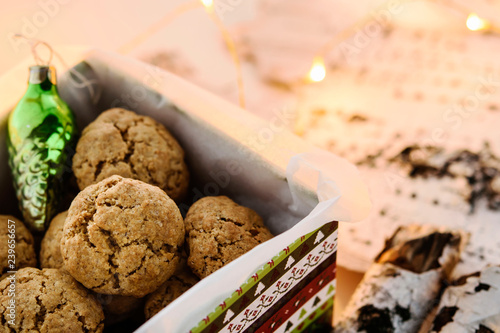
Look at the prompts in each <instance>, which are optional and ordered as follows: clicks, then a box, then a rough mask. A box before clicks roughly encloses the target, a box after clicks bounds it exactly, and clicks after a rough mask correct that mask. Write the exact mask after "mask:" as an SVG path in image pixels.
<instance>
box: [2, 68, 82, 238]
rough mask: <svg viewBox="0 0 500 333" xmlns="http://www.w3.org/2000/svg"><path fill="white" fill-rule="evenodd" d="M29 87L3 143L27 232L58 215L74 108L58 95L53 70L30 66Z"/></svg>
mask: <svg viewBox="0 0 500 333" xmlns="http://www.w3.org/2000/svg"><path fill="white" fill-rule="evenodd" d="M29 75H30V76H29V81H28V89H27V90H26V93H25V94H24V96H23V97H22V98H21V100H20V101H19V102H18V104H17V105H16V107H15V108H14V110H13V111H12V112H11V114H10V115H9V121H8V134H7V145H8V151H9V165H10V169H11V172H12V176H13V181H14V188H15V190H16V194H17V199H18V201H19V207H20V209H21V212H22V214H23V217H24V221H25V223H26V225H27V226H28V227H29V228H30V229H31V230H32V231H44V230H45V228H46V227H47V225H48V223H49V222H50V220H51V218H52V217H53V216H54V215H55V213H57V206H58V203H59V198H60V197H61V192H62V191H61V190H62V185H63V182H64V180H63V178H64V175H65V174H66V171H68V170H71V167H70V158H71V155H72V152H74V144H75V141H76V124H75V117H74V115H73V112H71V110H70V108H69V107H68V105H67V104H66V103H65V102H64V101H63V100H62V99H61V97H59V94H58V92H57V86H56V73H55V69H54V68H53V67H51V66H32V67H30V72H29Z"/></svg>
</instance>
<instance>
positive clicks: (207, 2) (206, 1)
mask: <svg viewBox="0 0 500 333" xmlns="http://www.w3.org/2000/svg"><path fill="white" fill-rule="evenodd" d="M200 1H201V3H202V4H203V6H204V7H205V9H206V10H207V11H209V12H211V11H212V10H213V8H214V2H213V0H200Z"/></svg>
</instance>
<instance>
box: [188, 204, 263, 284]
mask: <svg viewBox="0 0 500 333" xmlns="http://www.w3.org/2000/svg"><path fill="white" fill-rule="evenodd" d="M185 225H186V233H187V238H186V241H187V243H188V246H189V258H188V265H189V267H191V269H192V271H193V273H195V274H196V275H197V276H198V277H199V278H201V279H202V278H204V277H206V276H208V275H210V274H211V273H213V272H215V271H216V270H218V269H219V268H221V267H222V266H224V265H225V264H227V263H229V262H231V261H233V260H234V259H236V258H238V257H239V256H241V255H242V254H244V253H246V252H248V251H250V250H251V249H252V248H254V247H255V246H257V245H259V244H260V243H263V242H265V241H266V240H269V239H271V238H272V237H273V235H272V234H271V232H270V231H269V230H268V229H267V228H266V227H265V226H264V223H263V222H262V218H261V217H260V216H259V215H258V214H257V213H256V212H255V211H253V210H252V209H250V208H247V207H244V206H240V205H238V204H237V203H235V202H234V201H232V200H231V199H229V198H228V197H225V196H219V197H205V198H203V199H200V200H198V201H197V202H195V203H194V204H193V205H192V206H191V208H190V209H189V211H188V213H187V215H186V220H185Z"/></svg>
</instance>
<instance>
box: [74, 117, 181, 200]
mask: <svg viewBox="0 0 500 333" xmlns="http://www.w3.org/2000/svg"><path fill="white" fill-rule="evenodd" d="M73 172H74V174H75V176H76V179H77V182H78V186H79V187H80V189H81V190H83V189H84V188H85V187H87V186H88V185H90V184H95V183H97V182H99V181H101V180H103V179H105V178H107V177H109V176H112V175H120V176H122V177H127V178H133V179H138V180H141V181H143V182H146V183H148V184H152V185H156V186H158V187H160V188H161V189H163V190H164V191H165V192H167V194H168V195H169V196H170V198H172V199H173V200H174V201H178V200H180V199H182V197H183V196H184V195H185V194H186V192H187V189H188V185H189V172H188V169H187V166H186V164H185V162H184V151H183V149H182V148H181V146H180V145H179V144H178V142H177V141H176V140H175V138H174V137H173V136H172V135H171V134H170V133H169V132H168V131H167V130H166V129H165V127H164V126H163V125H162V124H160V123H158V122H156V121H155V120H153V119H152V118H150V117H147V116H140V115H137V114H135V113H134V112H132V111H128V110H125V109H120V108H114V109H110V110H108V111H105V112H103V113H102V114H101V115H100V116H99V117H97V118H96V119H95V120H94V121H93V122H92V123H90V124H89V125H88V126H87V127H86V128H85V129H84V130H83V132H82V136H81V138H80V140H79V141H78V144H77V146H76V153H75V155H74V157H73Z"/></svg>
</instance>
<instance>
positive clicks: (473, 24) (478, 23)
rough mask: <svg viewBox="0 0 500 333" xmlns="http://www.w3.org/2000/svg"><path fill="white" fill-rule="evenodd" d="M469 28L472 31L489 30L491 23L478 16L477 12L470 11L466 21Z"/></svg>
mask: <svg viewBox="0 0 500 333" xmlns="http://www.w3.org/2000/svg"><path fill="white" fill-rule="evenodd" d="M466 25H467V28H468V29H469V30H472V31H481V30H487V29H489V27H490V23H489V22H488V21H487V20H484V19H482V18H480V17H479V16H477V14H476V13H470V14H469V16H468V17H467V22H466Z"/></svg>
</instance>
